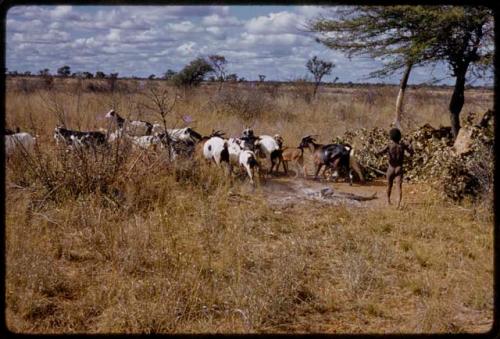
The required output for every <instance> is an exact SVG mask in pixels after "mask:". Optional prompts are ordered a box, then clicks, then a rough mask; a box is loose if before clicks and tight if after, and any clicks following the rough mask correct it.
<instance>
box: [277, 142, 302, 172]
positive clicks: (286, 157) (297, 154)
mask: <svg viewBox="0 0 500 339" xmlns="http://www.w3.org/2000/svg"><path fill="white" fill-rule="evenodd" d="M281 156H282V159H283V169H284V170H285V173H288V163H289V162H292V163H293V164H295V166H296V169H297V171H296V173H295V177H298V176H299V172H302V176H303V177H304V178H305V177H307V171H306V166H305V164H304V149H303V148H302V147H297V148H294V147H292V148H289V147H286V148H284V149H283V150H282V152H281Z"/></svg>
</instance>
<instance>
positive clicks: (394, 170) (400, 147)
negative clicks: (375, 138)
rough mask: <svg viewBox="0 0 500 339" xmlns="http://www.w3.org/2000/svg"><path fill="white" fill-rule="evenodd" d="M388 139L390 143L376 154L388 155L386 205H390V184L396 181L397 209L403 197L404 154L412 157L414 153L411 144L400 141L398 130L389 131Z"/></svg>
mask: <svg viewBox="0 0 500 339" xmlns="http://www.w3.org/2000/svg"><path fill="white" fill-rule="evenodd" d="M389 137H390V139H391V142H390V143H389V144H388V145H387V146H386V147H385V148H384V149H383V150H381V151H379V152H377V155H382V154H384V153H385V152H388V153H389V168H387V203H388V204H389V205H390V204H391V191H392V184H393V183H394V180H396V186H397V187H398V190H399V200H398V205H397V208H399V206H400V204H401V198H402V197H403V190H402V188H403V187H402V186H403V160H404V152H405V151H407V152H408V153H409V154H410V156H412V155H413V153H414V152H413V147H412V146H411V144H409V143H405V142H404V141H401V131H400V130H399V129H397V128H393V129H391V130H390V131H389ZM400 141H401V142H400Z"/></svg>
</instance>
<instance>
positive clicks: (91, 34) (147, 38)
mask: <svg viewBox="0 0 500 339" xmlns="http://www.w3.org/2000/svg"><path fill="white" fill-rule="evenodd" d="M319 14H323V15H327V16H328V15H335V7H333V6H330V7H325V6H291V5H289V6H257V5H248V6H220V5H219V6H81V5H80V6H34V5H30V6H15V7H12V8H10V9H9V11H8V12H7V17H6V46H5V48H6V53H5V55H6V67H7V68H8V70H9V71H14V70H16V71H18V72H25V71H31V72H32V73H34V74H35V73H38V71H39V70H41V69H44V68H48V69H49V70H50V71H51V73H56V71H57V69H58V68H59V67H61V66H64V65H68V66H70V67H71V71H72V72H83V71H88V72H91V73H95V72H96V71H102V72H104V73H106V74H108V73H119V75H120V76H139V77H147V76H149V75H150V74H155V75H156V76H162V75H163V74H164V73H165V72H166V71H167V70H168V69H172V70H174V71H179V70H180V69H182V67H183V66H185V65H186V64H188V63H189V62H190V61H191V60H193V59H195V58H197V57H206V56H208V55H211V54H219V55H223V56H224V57H225V58H226V60H227V61H228V65H227V73H228V74H229V73H236V74H237V75H238V76H239V77H244V78H245V79H247V80H257V79H258V78H259V77H258V75H259V74H264V75H266V80H276V81H288V80H294V79H298V78H303V77H305V76H307V75H308V71H307V68H306V66H305V64H306V62H307V60H309V59H310V58H312V57H313V56H318V57H319V58H320V59H323V60H326V61H330V62H333V63H334V64H335V65H336V66H335V68H334V69H333V71H332V74H331V75H330V76H327V77H325V78H324V81H333V79H334V78H335V77H338V78H339V79H338V81H339V82H385V83H399V78H400V74H395V75H393V76H391V77H388V78H384V79H368V78H367V76H368V74H369V73H370V72H372V71H374V70H377V69H380V67H381V66H382V65H383V64H382V61H380V60H375V59H373V58H370V57H356V58H352V59H349V58H347V57H346V56H345V55H344V54H343V53H342V52H340V51H334V50H331V49H328V48H326V47H325V46H324V45H322V44H320V43H317V42H316V41H315V39H314V33H311V32H307V31H306V30H305V26H306V23H307V22H308V21H309V20H311V19H313V18H315V17H317V16H318V15H319ZM432 79H441V81H440V82H439V83H441V84H453V82H454V79H453V78H452V77H451V76H450V73H449V70H448V68H447V66H446V65H445V64H438V65H435V66H429V67H421V68H416V69H414V70H413V71H412V74H411V76H410V80H409V83H410V84H418V83H423V82H428V81H430V80H432ZM473 84H474V85H482V84H483V83H482V82H475V83H473ZM486 84H487V85H491V84H492V80H489V82H487V83H486Z"/></svg>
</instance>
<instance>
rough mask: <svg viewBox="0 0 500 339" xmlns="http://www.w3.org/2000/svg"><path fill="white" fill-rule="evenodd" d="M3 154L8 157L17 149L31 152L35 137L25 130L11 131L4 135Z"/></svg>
mask: <svg viewBox="0 0 500 339" xmlns="http://www.w3.org/2000/svg"><path fill="white" fill-rule="evenodd" d="M4 141H5V155H6V157H9V156H10V155H12V154H14V152H15V151H16V150H17V149H20V150H22V151H23V152H25V153H28V152H32V151H33V148H34V146H35V141H36V138H35V137H33V136H32V135H31V134H29V133H26V132H20V133H13V134H9V135H5V136H4Z"/></svg>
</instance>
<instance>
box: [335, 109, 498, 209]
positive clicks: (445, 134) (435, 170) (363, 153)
mask: <svg viewBox="0 0 500 339" xmlns="http://www.w3.org/2000/svg"><path fill="white" fill-rule="evenodd" d="M493 116H494V111H491V110H488V111H487V112H486V113H484V115H483V117H482V119H481V120H480V122H479V123H477V124H475V125H474V124H473V121H474V120H475V118H476V114H474V113H472V112H471V113H469V114H468V116H467V117H466V119H465V120H466V121H465V124H464V126H462V128H461V130H460V133H459V135H458V136H457V140H456V141H455V142H453V138H452V135H451V128H450V127H439V128H437V129H436V128H433V127H432V126H430V125H429V124H425V125H423V126H421V127H419V128H418V129H416V130H413V131H410V132H408V133H406V135H405V136H404V137H403V140H405V141H406V142H410V143H411V144H412V146H413V149H414V150H415V154H414V155H413V157H408V156H407V157H405V164H404V166H405V179H406V180H410V181H416V182H419V181H426V182H428V183H431V184H433V185H434V186H435V187H440V188H441V190H442V192H443V193H444V194H445V195H446V196H447V197H449V198H451V199H453V200H462V199H463V198H465V197H466V196H468V197H471V198H473V199H474V198H477V197H479V196H481V194H482V193H484V192H488V191H490V190H491V189H492V187H493V174H494V173H493V169H494V167H493V165H494V155H493V144H494V123H493V119H492V117H493ZM334 142H339V143H341V142H346V143H349V144H351V145H352V146H354V148H355V149H356V158H357V159H358V161H359V162H360V164H361V166H362V167H363V172H364V174H365V179H366V180H372V179H374V178H379V177H382V176H383V175H384V173H385V171H386V170H387V164H388V160H387V155H383V156H377V152H378V151H380V150H381V149H383V148H384V147H385V145H387V143H388V142H389V136H388V131H386V130H384V129H381V128H374V129H370V130H367V129H359V130H356V131H348V132H346V133H344V135H343V136H341V137H337V138H336V139H334Z"/></svg>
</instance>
